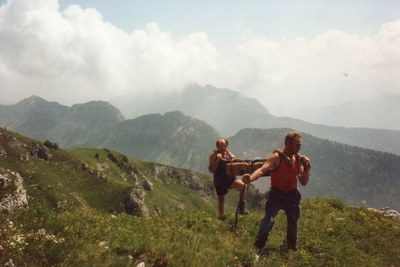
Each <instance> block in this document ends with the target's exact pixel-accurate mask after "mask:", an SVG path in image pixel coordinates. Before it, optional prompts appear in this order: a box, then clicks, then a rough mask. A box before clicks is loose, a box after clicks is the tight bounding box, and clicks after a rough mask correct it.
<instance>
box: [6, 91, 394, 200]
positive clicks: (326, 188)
mask: <svg viewBox="0 0 400 267" xmlns="http://www.w3.org/2000/svg"><path fill="white" fill-rule="evenodd" d="M0 114H1V115H0V125H2V126H6V127H8V128H10V129H12V130H13V131H17V132H19V133H22V134H24V135H27V136H29V137H33V138H36V139H39V140H46V139H49V140H51V141H53V142H57V143H58V144H59V145H61V146H63V147H99V148H102V147H106V148H110V149H115V150H118V151H120V152H122V153H124V154H126V155H128V156H131V157H134V158H137V159H142V160H147V161H155V162H160V163H165V164H169V165H172V166H176V167H184V168H187V169H192V170H196V171H200V172H203V173H207V166H208V156H209V153H210V151H211V150H212V149H214V146H215V140H216V138H218V136H219V135H220V134H219V132H218V131H217V130H216V129H214V128H213V127H211V126H210V125H208V124H207V123H206V122H204V121H202V120H199V119H195V118H193V117H189V116H186V115H185V114H183V113H182V112H180V111H175V112H168V113H165V114H163V115H161V114H148V115H144V116H140V117H138V118H135V119H131V120H125V119H124V118H123V116H122V115H121V112H119V111H118V110H117V109H116V108H115V107H113V106H112V105H111V104H109V103H107V102H100V101H96V102H89V103H85V104H79V105H73V106H71V107H65V106H62V105H60V104H57V103H51V102H48V101H45V100H43V99H41V98H39V97H31V98H28V99H25V100H23V101H21V102H19V103H17V104H16V105H11V106H0ZM299 122H301V121H299ZM315 127H316V128H317V129H319V130H320V131H322V130H323V129H326V128H327V127H326V126H319V125H315ZM318 127H319V128H318ZM331 128H332V129H336V131H337V132H339V133H340V132H341V131H342V132H341V134H343V135H345V134H346V132H347V131H348V130H353V131H356V130H357V131H359V132H360V133H361V134H365V133H364V132H365V131H367V133H368V131H369V130H368V129H345V128H334V127H331ZM331 128H329V127H328V128H327V129H331ZM288 130H289V129H288V128H281V129H260V128H246V129H242V130H240V131H239V132H237V133H236V134H235V135H233V136H231V137H230V138H229V139H230V141H231V142H230V149H231V150H232V151H233V152H234V153H235V154H236V155H237V156H239V157H240V158H248V159H253V158H255V157H261V158H264V157H266V156H267V155H268V154H269V153H270V152H271V151H272V150H273V149H274V148H275V147H282V146H283V137H284V135H285V134H286V132H287V131H288ZM380 132H383V133H384V132H386V131H385V130H380ZM387 132H388V133H391V134H394V135H395V134H396V133H397V134H398V132H396V131H387ZM372 133H375V131H374V130H372ZM359 136H361V135H359ZM375 138H378V136H375ZM359 139H361V138H359ZM382 141H389V142H388V143H387V145H389V144H390V140H385V139H382ZM303 143H304V146H303V149H302V153H305V154H307V155H309V156H310V157H311V159H312V164H313V169H312V171H313V174H312V175H313V176H312V182H310V185H309V186H307V187H305V188H304V189H302V190H304V193H305V197H323V196H338V197H340V198H342V199H344V200H346V201H347V202H349V203H354V204H360V203H361V201H362V202H363V203H367V204H368V205H369V206H372V207H381V206H382V205H387V206H391V207H395V206H396V205H398V204H395V203H400V201H399V200H400V199H398V192H399V189H400V185H399V183H400V182H399V180H400V178H399V173H400V170H399V166H400V157H399V156H396V155H393V154H389V153H384V152H378V151H374V150H370V149H365V148H360V147H355V146H353V145H346V144H342V143H338V142H335V141H328V140H326V139H321V138H318V137H316V136H314V135H310V134H308V133H307V132H304V140H303ZM392 145H393V144H392ZM382 150H383V149H382ZM266 184H267V183H266V182H265V181H264V182H263V181H261V182H260V183H259V184H257V187H258V188H260V189H265V188H266V186H265V185H266ZM396 208H400V207H397V206H396Z"/></svg>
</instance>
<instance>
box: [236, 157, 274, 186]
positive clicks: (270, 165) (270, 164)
mask: <svg viewBox="0 0 400 267" xmlns="http://www.w3.org/2000/svg"><path fill="white" fill-rule="evenodd" d="M278 166H279V155H278V154H277V153H273V154H272V155H271V156H270V157H269V158H268V159H267V160H266V161H265V163H264V164H263V165H262V166H261V168H258V169H257V170H255V171H254V172H253V173H252V174H245V175H243V178H242V181H243V182H244V183H246V184H248V183H251V182H253V181H255V180H257V179H259V178H260V177H261V176H263V175H264V173H266V172H267V171H268V170H270V169H275V168H277V167H278Z"/></svg>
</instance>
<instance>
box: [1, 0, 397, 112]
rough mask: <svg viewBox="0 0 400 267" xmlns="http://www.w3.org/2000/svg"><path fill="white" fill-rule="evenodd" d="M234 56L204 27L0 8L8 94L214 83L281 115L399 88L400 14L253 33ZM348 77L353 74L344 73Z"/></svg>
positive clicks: (89, 95) (38, 7)
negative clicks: (173, 29) (340, 26)
mask: <svg viewBox="0 0 400 267" xmlns="http://www.w3.org/2000/svg"><path fill="white" fill-rule="evenodd" d="M235 47H236V48H235V49H234V50H233V51H234V52H233V53H232V51H230V53H226V52H225V51H223V50H219V49H218V48H217V47H215V46H214V45H213V43H212V41H211V40H210V39H209V38H208V35H207V33H205V32H194V33H192V34H189V35H188V36H186V37H185V38H182V39H179V40H177V39H175V38H174V37H173V34H172V33H169V32H165V31H163V30H162V29H160V27H159V26H158V24H157V23H156V22H153V23H150V24H148V25H147V26H146V28H144V29H137V30H135V31H133V32H130V33H128V32H125V31H123V30H121V29H119V28H117V27H116V26H114V25H112V24H111V23H109V22H107V21H105V20H104V18H103V16H102V14H100V13H99V12H98V11H96V10H95V9H82V8H81V7H80V6H77V5H73V6H69V7H68V8H67V9H65V10H60V9H59V5H58V2H57V0H51V1H50V0H41V1H30V0H9V1H8V2H7V3H6V4H4V5H3V6H2V7H1V8H0V99H1V101H2V103H15V102H16V101H18V100H20V99H21V98H23V97H28V96H30V95H32V94H37V95H39V96H42V97H45V98H47V99H49V100H55V101H59V102H60V103H63V104H73V103H77V102H84V101H89V100H93V99H102V100H109V99H113V98H116V97H117V96H120V97H123V96H126V95H133V94H135V93H145V92H157V91H159V90H163V91H171V90H179V89H181V88H183V87H184V86H185V84H187V83H190V82H197V83H200V84H212V85H214V86H217V87H226V88H230V89H234V90H239V91H242V92H244V93H245V94H246V95H248V96H252V97H256V98H258V99H259V100H260V101H261V102H262V103H264V104H266V106H267V107H268V108H269V109H270V110H272V111H274V113H280V112H286V113H289V112H290V109H291V107H290V106H291V105H292V106H294V107H301V106H307V105H318V104H319V103H320V104H321V105H324V104H331V103H332V104H333V103H338V102H343V101H346V100H347V99H360V98H366V97H368V96H374V95H377V94H379V93H380V92H382V91H383V90H384V91H392V92H395V91H397V92H399V91H400V88H399V86H398V84H400V80H399V79H400V78H399V76H398V75H397V72H398V69H399V64H400V63H399V62H400V20H399V21H394V22H388V23H386V24H383V25H382V27H381V29H380V31H379V32H378V33H377V34H376V35H375V36H359V35H356V34H348V33H345V32H342V31H338V30H330V31H326V32H323V33H321V34H319V35H318V36H316V37H315V38H304V37H298V38H296V39H287V40H280V41H276V40H275V41H272V40H269V39H268V38H266V37H265V36H262V35H259V36H253V37H249V38H248V39H247V40H246V41H244V42H242V43H240V44H235ZM340 73H348V77H346V76H344V75H342V74H340Z"/></svg>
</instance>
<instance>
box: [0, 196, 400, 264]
mask: <svg viewBox="0 0 400 267" xmlns="http://www.w3.org/2000/svg"><path fill="white" fill-rule="evenodd" d="M262 215H263V213H262V211H259V212H253V213H252V214H250V215H247V216H244V217H240V218H239V225H238V226H239V227H238V230H237V232H236V233H235V232H232V231H231V226H232V224H233V221H234V214H233V213H229V217H228V220H227V221H225V222H222V221H219V220H218V219H216V217H215V216H214V215H211V214H209V213H207V212H170V213H168V214H166V215H164V216H159V217H152V218H143V217H133V216H129V215H126V214H123V213H119V214H117V215H111V214H109V213H104V212H101V211H97V210H95V209H92V208H88V207H80V208H78V209H76V210H71V211H65V212H54V211H52V210H51V209H48V208H45V207H43V208H38V209H31V210H25V211H20V212H17V213H15V214H3V215H2V216H1V218H0V225H1V226H0V236H1V239H0V246H1V249H0V259H1V260H0V265H3V264H4V263H5V262H7V261H8V260H9V259H10V258H11V259H12V260H13V262H14V264H15V265H16V266H51V265H52V266H136V265H137V264H138V263H140V262H142V261H143V262H145V263H146V266H152V265H157V266H160V265H161V266H167V265H170V266H399V265H400V220H399V219H390V218H385V217H383V216H382V215H381V214H379V213H375V212H372V211H368V210H365V209H361V208H354V207H349V206H346V205H344V204H343V203H342V202H340V201H338V200H336V199H320V200H307V201H304V204H303V207H302V217H301V219H300V223H299V243H300V249H299V251H296V252H288V251H286V249H285V248H284V241H283V240H284V239H285V229H286V219H285V216H284V214H283V213H279V214H278V216H277V222H276V224H275V227H274V229H273V231H272V232H271V235H270V240H269V253H268V254H267V255H262V256H260V258H259V259H258V261H255V253H256V252H257V251H256V250H255V249H254V248H253V246H252V243H253V239H254V237H255V235H256V233H257V230H258V223H259V221H260V219H261V217H262ZM10 222H12V224H11V223H10Z"/></svg>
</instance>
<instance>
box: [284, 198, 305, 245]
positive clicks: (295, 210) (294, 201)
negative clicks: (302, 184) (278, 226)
mask: <svg viewBox="0 0 400 267" xmlns="http://www.w3.org/2000/svg"><path fill="white" fill-rule="evenodd" d="M300 199H301V195H300V193H299V192H297V194H295V195H294V196H291V197H290V199H289V203H288V204H289V205H288V206H287V207H286V208H285V212H286V217H287V247H288V249H292V250H297V222H298V220H299V218H300Z"/></svg>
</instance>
